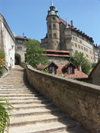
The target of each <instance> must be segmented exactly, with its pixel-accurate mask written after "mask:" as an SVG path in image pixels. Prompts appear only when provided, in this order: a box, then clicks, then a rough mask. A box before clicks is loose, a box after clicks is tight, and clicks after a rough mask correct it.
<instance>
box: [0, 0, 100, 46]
mask: <svg viewBox="0 0 100 133" xmlns="http://www.w3.org/2000/svg"><path fill="white" fill-rule="evenodd" d="M50 5H51V0H0V13H1V14H2V15H3V16H4V18H5V19H6V21H7V23H8V25H9V27H10V29H11V31H12V32H13V33H14V35H15V36H17V35H20V36H23V33H24V34H25V36H26V37H28V38H31V39H36V40H39V41H41V39H42V38H44V37H45V36H46V33H47V24H46V17H47V12H48V9H49V7H50ZM53 5H54V6H55V7H56V8H57V9H58V15H59V17H60V18H62V19H63V20H65V21H66V20H67V22H68V23H69V24H70V21H71V20H73V25H74V27H76V28H77V29H79V30H80V31H83V32H85V34H87V35H88V36H90V37H92V38H93V40H94V44H97V45H100V0H53Z"/></svg>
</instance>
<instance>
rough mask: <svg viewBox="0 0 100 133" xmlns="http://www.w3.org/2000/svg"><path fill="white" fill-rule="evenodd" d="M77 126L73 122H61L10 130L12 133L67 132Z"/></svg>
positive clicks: (42, 123) (30, 125)
mask: <svg viewBox="0 0 100 133" xmlns="http://www.w3.org/2000/svg"><path fill="white" fill-rule="evenodd" d="M76 126H77V123H75V122H73V121H68V120H67V121H65V120H61V121H59V122H56V121H54V122H50V121H48V122H41V121H40V122H37V123H32V124H27V125H23V126H22V125H21V126H18V128H14V127H12V128H10V130H9V132H10V133H50V132H52V131H61V132H63V131H66V130H68V129H70V128H74V127H76Z"/></svg>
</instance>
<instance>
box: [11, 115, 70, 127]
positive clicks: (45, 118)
mask: <svg viewBox="0 0 100 133" xmlns="http://www.w3.org/2000/svg"><path fill="white" fill-rule="evenodd" d="M62 119H63V120H67V119H69V117H68V116H66V115H57V116H54V115H52V114H49V115H38V116H35V115H33V116H31V117H29V116H28V117H21V118H19V119H18V118H16V117H15V118H14V117H13V118H10V125H11V126H19V125H26V124H32V123H33V124H35V123H37V122H41V123H43V122H45V123H46V122H56V121H57V120H62Z"/></svg>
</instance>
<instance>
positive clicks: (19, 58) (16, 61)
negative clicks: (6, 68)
mask: <svg viewBox="0 0 100 133" xmlns="http://www.w3.org/2000/svg"><path fill="white" fill-rule="evenodd" d="M20 62H21V57H20V55H19V54H15V65H20Z"/></svg>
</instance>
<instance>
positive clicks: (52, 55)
mask: <svg viewBox="0 0 100 133" xmlns="http://www.w3.org/2000/svg"><path fill="white" fill-rule="evenodd" d="M43 55H46V56H49V57H69V55H59V54H43Z"/></svg>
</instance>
